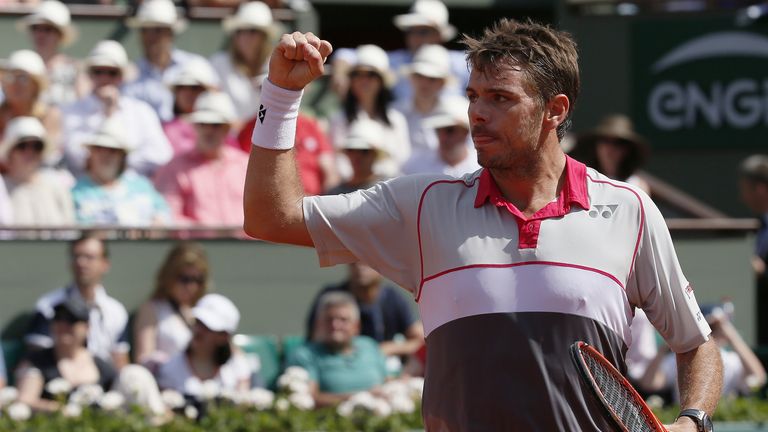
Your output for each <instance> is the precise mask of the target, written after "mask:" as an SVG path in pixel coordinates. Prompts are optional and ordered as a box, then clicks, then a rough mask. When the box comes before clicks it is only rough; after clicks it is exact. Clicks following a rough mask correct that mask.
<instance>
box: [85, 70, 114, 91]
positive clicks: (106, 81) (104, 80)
mask: <svg viewBox="0 0 768 432" xmlns="http://www.w3.org/2000/svg"><path fill="white" fill-rule="evenodd" d="M88 76H90V77H91V83H92V84H93V89H94V90H96V89H100V88H102V87H107V86H115V87H119V86H120V84H121V83H122V82H123V74H122V71H121V70H120V69H118V68H114V67H106V66H94V67H91V68H90V69H88Z"/></svg>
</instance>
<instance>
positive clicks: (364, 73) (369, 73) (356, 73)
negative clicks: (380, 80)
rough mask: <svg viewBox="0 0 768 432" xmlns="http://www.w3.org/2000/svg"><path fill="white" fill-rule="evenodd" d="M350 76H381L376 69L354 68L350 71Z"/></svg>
mask: <svg viewBox="0 0 768 432" xmlns="http://www.w3.org/2000/svg"><path fill="white" fill-rule="evenodd" d="M349 76H350V78H358V77H364V78H376V77H378V76H379V74H377V73H376V72H374V71H368V70H353V71H352V72H350V73H349Z"/></svg>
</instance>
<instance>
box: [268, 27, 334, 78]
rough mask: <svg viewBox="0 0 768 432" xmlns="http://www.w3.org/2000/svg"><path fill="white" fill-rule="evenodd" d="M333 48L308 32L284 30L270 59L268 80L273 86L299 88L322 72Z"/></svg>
mask: <svg viewBox="0 0 768 432" xmlns="http://www.w3.org/2000/svg"><path fill="white" fill-rule="evenodd" d="M332 51H333V48H332V47H331V44H330V42H328V41H325V40H322V39H320V38H318V37H317V36H315V35H314V34H312V33H311V32H310V33H300V32H294V33H291V34H284V35H283V36H282V37H281V38H280V42H279V43H278V44H277V46H276V47H275V50H274V51H273V52H272V57H271V58H270V60H269V76H268V78H269V80H270V81H271V82H272V84H275V85H276V86H279V87H282V88H285V89H289V90H301V89H303V88H304V87H305V86H306V85H307V84H309V83H310V82H312V81H313V80H314V79H315V78H317V77H319V76H321V75H322V74H323V69H324V68H323V64H324V63H325V60H326V59H327V58H328V56H329V55H330V54H331V52H332Z"/></svg>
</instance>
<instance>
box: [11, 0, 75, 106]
mask: <svg viewBox="0 0 768 432" xmlns="http://www.w3.org/2000/svg"><path fill="white" fill-rule="evenodd" d="M16 28H17V29H18V30H19V31H20V32H22V33H26V34H28V36H29V38H30V41H31V42H32V46H33V48H34V50H35V52H36V53H37V54H39V55H40V57H41V58H42V59H43V62H44V63H45V68H46V70H47V72H48V73H47V76H48V81H49V85H48V88H47V89H46V90H45V92H44V93H43V96H42V99H43V100H44V101H45V102H47V103H50V104H52V105H56V106H62V105H66V104H70V103H72V102H74V101H76V100H77V99H78V98H80V97H81V96H84V95H85V94H86V91H87V90H86V89H87V87H88V81H87V79H86V77H85V76H84V75H83V74H82V72H81V67H80V62H79V61H77V60H75V59H73V58H72V57H70V56H68V55H66V54H64V53H62V52H61V49H62V48H65V47H67V46H69V45H71V44H72V43H73V42H74V41H75V40H76V39H77V29H76V28H75V26H74V25H73V24H72V19H71V16H70V13H69V8H68V7H67V6H66V5H65V4H64V3H62V2H60V1H58V0H45V1H43V2H41V3H39V4H38V5H37V6H35V9H34V10H33V11H32V13H31V14H29V15H27V16H25V17H23V18H21V19H19V20H18V21H17V23H16Z"/></svg>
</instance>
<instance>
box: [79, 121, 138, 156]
mask: <svg viewBox="0 0 768 432" xmlns="http://www.w3.org/2000/svg"><path fill="white" fill-rule="evenodd" d="M83 145H84V146H86V147H104V148H111V149H118V150H123V151H124V152H126V153H129V152H130V151H131V150H133V147H132V146H131V145H130V144H129V143H128V142H127V141H126V140H125V128H124V127H123V125H122V123H120V121H119V120H118V119H116V118H114V117H110V118H107V119H106V120H104V121H103V122H102V123H101V126H99V128H98V129H97V130H96V132H95V133H93V134H92V135H91V136H89V137H88V138H86V139H85V141H83Z"/></svg>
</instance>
